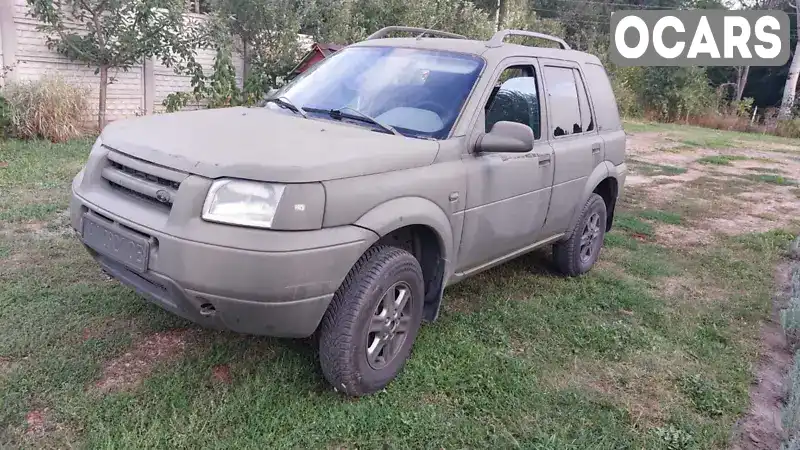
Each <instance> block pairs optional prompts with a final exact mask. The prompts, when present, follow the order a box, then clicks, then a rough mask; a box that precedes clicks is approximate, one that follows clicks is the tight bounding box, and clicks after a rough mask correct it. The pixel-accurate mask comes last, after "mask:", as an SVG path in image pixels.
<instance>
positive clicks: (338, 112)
mask: <svg viewBox="0 0 800 450" xmlns="http://www.w3.org/2000/svg"><path fill="white" fill-rule="evenodd" d="M307 109H308V111H311V112H319V113H327V114H328V115H330V116H331V117H332V118H334V119H336V120H342V118H345V119H350V120H358V121H360V122H366V123H368V124H371V125H375V126H377V127H378V128H380V129H381V130H383V131H385V132H387V133H392V134H395V135H397V136H403V134H402V133H400V132H399V131H397V130H395V129H394V128H393V127H392V126H391V125H386V124H384V123H381V122H379V121H378V120H377V119H375V118H373V117H370V116H368V115H366V114H364V113H363V112H361V111H359V110H357V109H353V108H351V107H349V106H342V107H341V108H339V109H321V108H307ZM345 109H346V110H348V111H353V113H355V114H347V113H345V112H343V110H345Z"/></svg>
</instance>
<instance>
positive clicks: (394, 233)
mask: <svg viewBox="0 0 800 450" xmlns="http://www.w3.org/2000/svg"><path fill="white" fill-rule="evenodd" d="M355 225H357V226H359V227H362V228H366V229H369V230H372V231H373V232H375V233H376V234H377V235H378V236H380V237H379V238H378V240H377V242H376V243H375V244H374V245H392V246H396V247H400V248H403V249H405V250H407V251H409V252H410V253H411V254H412V255H414V256H415V257H416V258H417V260H418V261H419V262H420V266H421V267H422V273H423V277H424V280H425V308H424V312H423V314H424V315H423V319H424V320H426V321H434V320H436V318H437V317H438V314H439V307H440V305H441V300H442V294H443V292H444V285H445V281H446V280H447V277H448V276H450V274H451V273H452V271H453V267H452V262H453V252H454V250H453V249H454V242H453V231H452V227H451V224H450V221H449V219H448V217H447V215H446V214H445V212H444V211H443V210H442V209H441V208H440V207H439V206H438V205H436V204H435V203H433V202H432V201H430V200H428V199H425V198H421V197H403V198H397V199H393V200H390V201H388V202H385V203H382V204H381V205H379V206H376V207H374V208H372V209H371V210H370V211H368V212H367V213H366V214H364V215H363V216H361V217H360V218H359V219H358V220H357V221H356V222H355Z"/></svg>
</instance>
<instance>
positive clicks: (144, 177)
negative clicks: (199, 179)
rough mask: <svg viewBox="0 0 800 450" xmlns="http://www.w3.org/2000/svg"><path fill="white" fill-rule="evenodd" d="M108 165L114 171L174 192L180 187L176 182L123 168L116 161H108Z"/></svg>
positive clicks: (130, 168) (131, 168)
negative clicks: (169, 188)
mask: <svg viewBox="0 0 800 450" xmlns="http://www.w3.org/2000/svg"><path fill="white" fill-rule="evenodd" d="M109 163H110V164H111V167H113V168H115V169H117V170H119V171H121V172H125V173H127V174H128V175H132V176H134V177H136V178H139V179H140V180H145V181H151V182H153V183H158V184H160V185H162V186H166V187H171V188H172V189H175V190H178V188H179V187H180V186H181V184H180V183H178V182H176V181H172V180H167V179H166V178H161V177H158V176H155V175H152V174H149V173H144V172H142V171H140V170H136V169H134V168H133V167H127V166H123V165H122V164H120V163H118V162H116V161H111V160H109Z"/></svg>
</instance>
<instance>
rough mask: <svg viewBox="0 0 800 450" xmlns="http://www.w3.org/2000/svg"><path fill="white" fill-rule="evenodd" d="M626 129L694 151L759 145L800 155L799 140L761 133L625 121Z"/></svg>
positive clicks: (624, 126)
mask: <svg viewBox="0 0 800 450" xmlns="http://www.w3.org/2000/svg"><path fill="white" fill-rule="evenodd" d="M623 128H624V129H625V131H627V132H629V133H655V132H658V133H666V134H668V135H669V136H672V137H673V138H675V139H676V140H678V141H679V142H683V143H684V144H685V145H692V146H693V147H705V148H726V147H739V146H741V145H745V146H751V147H759V146H760V144H765V143H766V144H775V145H778V146H781V147H782V149H781V148H775V149H774V151H779V152H781V151H783V152H787V153H794V152H800V146H798V144H797V139H792V138H785V137H780V136H774V135H771V134H762V133H747V132H741V131H720V130H715V129H712V128H703V127H698V126H693V125H686V124H682V123H657V122H644V121H638V120H625V121H623Z"/></svg>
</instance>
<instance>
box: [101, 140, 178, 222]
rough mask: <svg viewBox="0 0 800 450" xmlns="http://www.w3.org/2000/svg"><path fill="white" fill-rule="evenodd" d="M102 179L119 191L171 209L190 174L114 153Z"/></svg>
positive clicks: (110, 155)
mask: <svg viewBox="0 0 800 450" xmlns="http://www.w3.org/2000/svg"><path fill="white" fill-rule="evenodd" d="M107 162H108V164H107V165H106V167H104V168H103V169H102V176H103V178H104V179H105V180H106V181H107V182H108V185H109V186H110V187H111V189H113V190H114V191H116V192H119V193H121V194H123V195H126V196H130V197H135V198H137V199H139V200H143V201H145V202H148V203H150V204H153V205H157V206H158V207H159V208H161V209H166V210H169V209H170V208H171V207H172V204H173V203H174V200H175V197H176V196H177V194H178V189H179V188H180V186H181V182H182V181H183V180H184V179H185V178H186V177H187V174H185V173H183V172H178V171H175V170H173V169H169V168H167V167H162V166H158V165H155V164H152V163H150V162H147V161H143V160H141V159H137V158H133V157H130V156H128V155H125V154H122V153H119V152H115V151H111V152H109V153H108V156H107Z"/></svg>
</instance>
